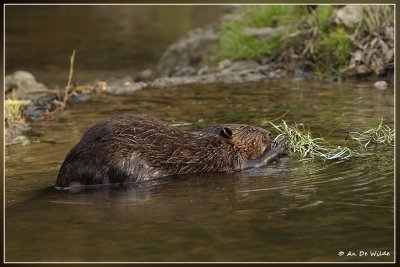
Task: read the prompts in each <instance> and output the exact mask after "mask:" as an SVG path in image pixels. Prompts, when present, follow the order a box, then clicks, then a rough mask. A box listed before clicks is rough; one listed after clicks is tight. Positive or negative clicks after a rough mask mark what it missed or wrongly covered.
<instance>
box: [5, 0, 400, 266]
mask: <svg viewBox="0 0 400 267" xmlns="http://www.w3.org/2000/svg"><path fill="white" fill-rule="evenodd" d="M223 9H224V8H223V7H216V6H196V7H193V6H168V7H165V6H162V7H160V6H140V7H139V6H118V7H116V6H91V7H87V6H34V7H32V6H29V7H28V6H6V14H5V22H6V28H5V33H6V40H5V41H6V42H5V47H6V53H5V62H6V66H5V69H6V73H9V72H12V71H15V70H19V69H24V70H27V71H31V72H32V73H33V74H34V75H35V76H36V77H37V79H38V80H39V81H40V82H44V83H46V84H65V83H66V80H67V76H68V70H69V60H68V57H69V56H70V54H71V52H72V50H73V49H77V56H76V64H75V76H74V77H75V80H76V81H80V82H83V81H91V80H92V79H99V78H109V77H123V76H125V75H132V74H133V73H135V72H136V71H140V70H143V69H145V68H148V67H151V68H153V67H155V66H156V64H157V61H158V59H159V57H160V56H161V54H162V52H163V51H164V49H165V48H166V47H167V46H168V45H169V44H170V43H172V42H173V41H175V40H176V39H177V38H179V37H180V36H181V35H182V34H184V33H185V32H186V31H187V30H189V29H191V28H193V27H197V26H202V25H205V24H207V23H209V22H210V21H212V20H213V19H214V18H215V17H217V16H218V15H219V14H221V12H223ZM82 25H85V27H82ZM393 90H394V89H393V88H389V89H388V90H386V91H377V90H376V89H374V88H373V87H372V86H371V85H370V84H363V83H357V84H352V83H346V84H329V83H320V82H307V81H289V80H285V81H277V82H263V83H249V84H240V85H207V86H205V85H201V86H200V85H191V86H181V87H176V88H169V89H151V88H146V90H142V91H139V92H137V93H135V94H134V95H132V96H123V97H111V96H104V95H92V96H91V100H90V101H89V102H87V103H84V104H76V105H72V106H71V107H70V108H69V109H67V110H66V111H65V112H64V113H63V117H62V118H61V119H59V120H57V121H42V122H37V123H33V124H32V126H33V127H34V128H35V129H36V130H39V131H42V132H43V134H44V136H46V137H47V138H51V139H54V140H55V141H56V143H55V144H47V143H44V144H31V145H28V146H21V145H15V146H11V147H7V148H6V151H5V152H6V155H5V162H6V163H5V174H6V175H5V216H6V217H5V260H6V261H9V262H10V261H11V262H49V261H57V262H58V261H66V262H71V261H84V262H87V261H93V262H98V261H101V262H104V261H112V262H123V261H128V262H137V261H146V262H147V261H156V262H165V261H174V262H175V261H201V262H203V261H253V262H271V261H286V262H293V261H297V262H299V261H368V262H369V261H393V259H394V249H393V246H394V237H393V235H394V225H393V220H394V164H393V158H394V156H393V153H394V152H393V149H392V148H391V147H384V148H382V149H381V150H379V151H378V154H377V155H378V156H376V157H371V158H367V159H360V160H358V159H354V160H351V161H348V162H341V163H337V162H300V161H298V160H294V159H291V158H285V159H282V160H281V162H280V163H279V164H277V165H274V166H271V167H269V168H266V169H260V170H250V171H246V172H241V173H233V174H232V173H231V174H202V175H187V176H183V177H175V178H170V179H162V180H159V181H155V182H151V183H145V184H137V185H129V186H127V187H103V188H97V189H91V190H83V191H76V192H65V191H56V190H55V189H54V188H53V187H52V185H53V184H54V182H55V179H56V176H57V173H58V169H59V167H60V165H61V163H62V162H63V160H64V158H65V156H66V154H67V153H68V151H69V150H70V149H71V148H72V146H73V145H74V144H75V143H76V142H78V140H79V139H80V138H81V137H82V135H83V134H84V132H85V131H86V130H87V129H88V128H89V127H90V126H91V125H93V124H94V123H96V122H98V121H100V120H104V119H108V118H109V117H111V116H112V115H116V114H120V113H123V112H129V113H145V114H149V115H152V116H155V117H157V118H160V119H162V120H165V121H168V122H170V123H173V124H181V125H182V123H192V124H191V125H186V126H181V127H182V128H183V129H185V130H198V129H199V128H201V127H206V126H208V125H211V124H215V123H232V122H235V123H248V124H254V125H260V124H261V123H262V122H263V120H265V119H268V120H274V119H277V118H281V117H282V118H283V119H285V120H286V121H287V122H288V123H289V124H291V123H294V122H297V123H304V124H306V125H308V126H309V127H310V129H311V132H312V133H314V134H315V136H318V135H319V134H321V135H323V136H325V137H327V138H328V139H329V140H330V141H332V142H335V143H340V142H342V141H343V139H344V138H345V136H346V134H347V132H348V130H357V131H360V130H364V129H365V127H364V123H365V122H367V121H369V120H371V119H380V118H382V117H383V118H384V119H385V122H386V123H389V124H391V125H393V116H394V112H393V111H394V97H393ZM274 122H276V123H279V120H276V121H274ZM263 127H268V126H267V125H264V126H263ZM340 251H343V252H345V253H346V254H345V255H344V256H338V254H339V252H340ZM349 251H351V252H353V253H356V254H357V255H358V254H359V253H360V251H368V252H369V251H382V252H383V251H387V252H389V253H390V256H381V257H373V256H346V255H347V253H348V252H349Z"/></svg>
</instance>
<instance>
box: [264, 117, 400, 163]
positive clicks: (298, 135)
mask: <svg viewBox="0 0 400 267" xmlns="http://www.w3.org/2000/svg"><path fill="white" fill-rule="evenodd" d="M268 123H269V124H271V125H272V126H273V127H274V128H275V129H276V130H277V131H278V135H277V136H276V138H275V140H274V142H275V143H278V144H287V145H288V149H289V154H290V155H292V156H295V157H298V158H300V159H301V160H313V159H322V160H333V159H336V160H347V159H350V158H351V157H364V156H368V155H372V154H373V151H372V150H371V149H370V148H371V147H372V145H375V146H376V145H378V144H386V145H393V143H394V136H395V133H394V130H393V129H391V128H390V127H389V126H387V125H383V120H381V121H380V123H379V124H378V125H376V126H375V127H374V128H371V129H369V130H367V131H364V132H362V133H359V132H350V133H349V135H350V137H351V141H350V142H347V146H335V145H332V144H330V143H329V142H327V141H326V140H325V139H324V138H322V137H320V138H313V137H312V136H311V133H310V130H309V129H306V128H305V127H304V125H302V124H294V125H293V126H289V125H288V124H287V123H286V122H285V121H284V120H282V123H281V124H279V125H276V124H273V123H272V122H268ZM345 141H346V140H345Z"/></svg>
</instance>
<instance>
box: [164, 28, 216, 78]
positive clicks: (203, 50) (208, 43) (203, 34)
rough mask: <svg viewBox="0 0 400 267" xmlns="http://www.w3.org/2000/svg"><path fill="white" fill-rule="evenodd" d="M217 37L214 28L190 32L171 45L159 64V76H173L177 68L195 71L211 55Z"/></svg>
mask: <svg viewBox="0 0 400 267" xmlns="http://www.w3.org/2000/svg"><path fill="white" fill-rule="evenodd" d="M216 40H217V35H216V33H215V31H214V29H213V28H212V27H208V28H204V29H203V28H198V29H194V30H192V31H190V32H188V33H187V34H186V35H184V36H183V37H182V38H180V39H179V40H178V41H177V42H175V43H173V44H172V45H170V46H169V47H168V48H167V50H166V51H165V52H164V54H163V55H162V57H161V60H160V62H159V64H158V70H157V76H158V77H161V76H172V75H174V73H175V72H176V68H177V67H181V66H190V67H193V68H195V69H198V68H200V67H201V63H202V62H203V60H204V59H205V58H207V56H209V55H210V54H211V47H212V45H213V44H214V43H215V42H216Z"/></svg>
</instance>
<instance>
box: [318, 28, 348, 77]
mask: <svg viewBox="0 0 400 267" xmlns="http://www.w3.org/2000/svg"><path fill="white" fill-rule="evenodd" d="M353 50H354V45H353V42H352V40H351V39H350V36H349V35H348V33H347V32H346V31H345V30H344V29H343V28H340V27H338V28H336V29H334V30H331V31H329V33H327V34H323V35H322V36H321V38H320V40H319V41H317V42H316V44H315V46H314V52H315V55H316V57H317V61H319V66H320V70H321V71H323V72H325V73H329V74H331V73H336V74H338V75H339V76H340V75H341V73H342V71H343V70H344V69H345V68H347V67H348V66H349V64H350V59H351V52H352V51H353Z"/></svg>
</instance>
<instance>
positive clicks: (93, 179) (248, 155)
mask: <svg viewBox="0 0 400 267" xmlns="http://www.w3.org/2000/svg"><path fill="white" fill-rule="evenodd" d="M271 144H272V135H271V133H270V132H269V131H267V130H265V129H262V128H259V127H254V126H249V125H244V124H221V125H214V126H211V127H208V128H206V129H203V130H202V131H200V132H186V131H183V130H181V129H178V128H176V127H173V126H170V125H168V124H167V123H165V122H163V121H160V120H158V119H155V118H153V117H150V116H147V115H133V114H122V115H118V116H114V117H112V118H111V119H109V120H107V121H103V122H99V123H97V124H95V125H94V126H93V127H92V128H90V129H89V130H88V131H87V132H86V133H85V134H84V136H83V137H82V139H81V140H80V141H79V142H78V143H77V144H76V145H75V146H74V147H73V148H72V149H71V151H70V152H69V153H68V155H67V157H66V158H65V160H64V162H63V164H62V166H61V168H60V171H59V173H58V176H57V181H56V183H55V186H56V187H58V188H64V187H74V186H77V185H94V184H111V183H130V182H139V181H146V180H152V179H155V178H160V177H165V176H171V175H178V174H190V173H206V172H229V171H240V170H245V169H248V168H255V167H262V166H265V165H267V164H268V163H269V162H271V161H274V160H277V159H278V158H279V157H281V156H282V155H284V154H285V149H284V148H283V147H277V148H274V149H272V148H271Z"/></svg>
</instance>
